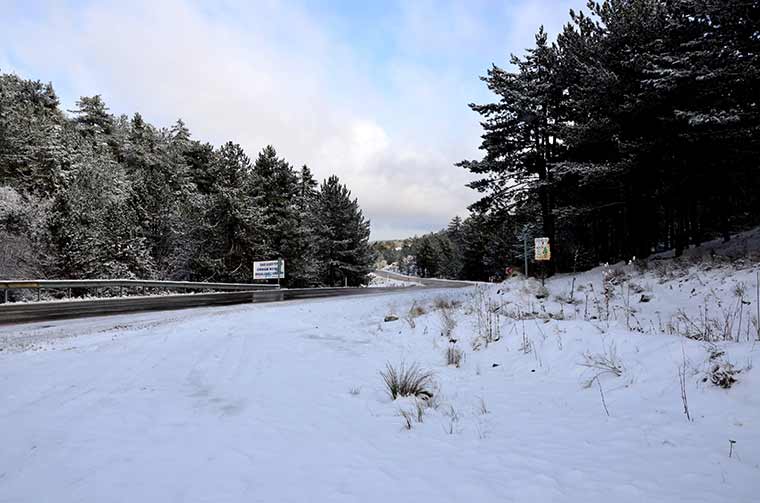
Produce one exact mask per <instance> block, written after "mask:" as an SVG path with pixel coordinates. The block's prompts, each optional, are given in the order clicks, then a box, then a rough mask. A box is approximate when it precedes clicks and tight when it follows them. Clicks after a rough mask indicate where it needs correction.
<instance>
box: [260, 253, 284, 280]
mask: <svg viewBox="0 0 760 503" xmlns="http://www.w3.org/2000/svg"><path fill="white" fill-rule="evenodd" d="M284 277H285V261H284V260H283V259H281V258H278V259H277V260H266V261H260V262H254V263H253V279H254V280H257V279H276V280H277V285H278V286H279V285H280V280H281V279H283V278H284Z"/></svg>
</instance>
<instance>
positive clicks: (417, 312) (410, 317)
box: [404, 301, 426, 328]
mask: <svg viewBox="0 0 760 503" xmlns="http://www.w3.org/2000/svg"><path fill="white" fill-rule="evenodd" d="M425 313H426V311H425V308H424V307H422V306H420V305H417V301H414V302H412V305H411V306H410V307H409V311H408V312H407V313H406V316H404V320H406V322H407V323H409V326H410V327H411V328H415V327H416V326H417V322H416V321H415V318H419V317H420V316H422V315H423V314H425Z"/></svg>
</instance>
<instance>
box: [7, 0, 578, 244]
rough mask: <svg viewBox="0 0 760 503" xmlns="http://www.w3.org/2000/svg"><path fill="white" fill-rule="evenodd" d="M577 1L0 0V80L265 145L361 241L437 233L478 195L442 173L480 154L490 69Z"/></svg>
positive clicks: (451, 173) (456, 175) (460, 175)
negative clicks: (357, 219)
mask: <svg viewBox="0 0 760 503" xmlns="http://www.w3.org/2000/svg"><path fill="white" fill-rule="evenodd" d="M584 5H585V0H534V1H529V0H506V1H487V0H472V1H464V0H463V1H445V0H438V1H434V0H408V1H387V2H370V1H347V0H335V1H327V0H302V1H275V0H263V1H239V0H222V1H219V2H198V1H193V0H162V1H155V2H151V1H148V0H135V1H131V2H108V1H106V2H102V1H101V2H95V1H83V0H80V1H69V2H66V1H61V2H21V1H19V2H14V1H8V0H0V24H1V25H3V29H2V30H0V69H2V70H3V71H5V72H8V71H12V72H16V73H18V74H20V75H23V76H25V77H30V78H34V79H39V80H42V81H52V82H53V84H54V86H55V88H56V90H57V91H58V93H59V95H60V97H61V100H62V102H63V105H64V106H65V107H67V108H72V107H73V104H74V102H75V101H76V99H77V98H78V97H79V96H82V95H92V94H102V95H103V97H104V99H105V100H106V102H107V103H108V105H109V106H110V108H111V110H112V112H114V113H117V114H121V113H127V114H132V113H134V112H140V113H142V114H143V116H145V117H146V118H147V119H148V120H150V121H151V122H153V123H154V124H156V125H169V124H171V123H172V122H174V120H176V118H178V117H182V118H183V119H184V120H185V122H187V124H188V125H189V127H190V129H191V131H192V132H193V134H194V136H195V137H197V138H199V139H202V140H207V141H211V142H212V143H215V144H219V143H222V142H224V141H227V140H233V141H236V142H239V143H241V144H242V145H243V146H244V147H245V148H246V150H247V151H248V152H249V155H251V156H252V157H253V156H255V154H256V152H257V151H258V150H260V149H261V148H262V147H263V146H264V145H267V144H272V145H274V146H275V148H277V150H278V151H279V152H280V153H281V154H282V155H284V156H285V157H286V158H287V159H288V160H289V161H290V162H291V163H293V164H294V165H297V166H298V165H301V164H308V165H309V166H310V167H311V168H312V169H313V170H314V171H315V173H316V174H317V175H318V176H319V177H321V178H324V177H327V176H328V175H330V174H332V173H335V174H337V175H339V176H340V177H341V178H342V179H343V181H344V182H346V183H347V184H348V185H349V187H350V188H351V189H352V191H353V193H354V195H355V196H357V197H358V198H359V202H360V204H361V205H362V207H363V208H364V210H365V213H366V214H367V216H369V217H370V218H371V220H372V228H373V235H372V237H373V238H374V239H386V238H394V237H406V236H409V235H412V234H415V233H422V232H427V231H430V230H435V229H438V228H440V227H442V226H444V225H445V224H446V223H447V221H448V220H449V219H450V218H451V217H452V216H454V215H455V214H459V215H462V216H465V215H466V210H465V208H466V206H467V205H468V204H470V203H471V202H473V201H474V200H475V199H476V197H477V196H476V194H475V193H474V192H473V191H471V190H470V189H467V188H465V187H464V184H465V183H467V181H468V180H469V175H468V174H467V173H466V172H464V171H463V170H461V169H460V168H456V167H455V166H454V163H455V162H457V161H460V160H462V159H465V158H476V157H478V156H479V153H478V150H477V146H478V144H479V135H480V127H479V124H478V117H477V116H476V115H475V114H474V113H473V112H471V111H470V110H469V109H468V108H467V104H468V103H470V102H473V101H475V102H484V101H487V100H489V99H490V96H489V94H488V91H487V90H486V89H485V86H484V85H483V83H482V82H480V80H479V78H478V77H479V76H480V75H482V74H483V73H485V71H486V69H487V68H488V67H489V66H490V65H491V63H496V64H498V65H506V64H507V60H508V56H509V54H510V53H513V52H517V53H521V52H522V50H523V49H524V48H525V47H528V46H530V45H531V44H532V41H533V34H534V33H535V31H536V30H537V28H538V26H539V25H540V24H544V25H545V26H546V28H547V30H548V31H549V33H550V34H556V33H557V31H558V30H559V29H560V28H561V26H562V25H563V24H564V23H565V22H566V21H567V19H568V15H567V12H568V10H569V9H570V8H574V9H576V10H577V9H580V8H583V7H584Z"/></svg>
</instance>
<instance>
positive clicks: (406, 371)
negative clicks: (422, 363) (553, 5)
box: [380, 362, 433, 400]
mask: <svg viewBox="0 0 760 503" xmlns="http://www.w3.org/2000/svg"><path fill="white" fill-rule="evenodd" d="M380 375H381V376H382V378H383V382H385V386H386V388H387V389H388V394H390V396H391V398H392V399H394V400H395V399H396V398H398V397H400V396H415V397H418V398H423V399H427V398H430V397H432V396H433V392H432V390H431V388H432V387H433V373H432V372H429V371H427V370H422V369H420V368H419V366H418V365H417V364H416V363H413V364H411V365H409V366H407V365H406V364H405V363H404V362H401V364H400V365H399V366H398V368H396V367H394V366H393V365H391V364H390V363H386V365H385V371H380Z"/></svg>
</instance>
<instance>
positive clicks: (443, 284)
mask: <svg viewBox="0 0 760 503" xmlns="http://www.w3.org/2000/svg"><path fill="white" fill-rule="evenodd" d="M374 274H376V275H377V276H379V277H381V278H386V279H392V280H396V281H409V282H413V283H419V284H421V285H422V286H426V287H429V288H464V287H468V286H472V285H474V283H473V282H471V281H457V280H452V279H438V278H418V277H416V276H407V275H405V274H400V273H397V272H392V271H385V270H380V271H374Z"/></svg>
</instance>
